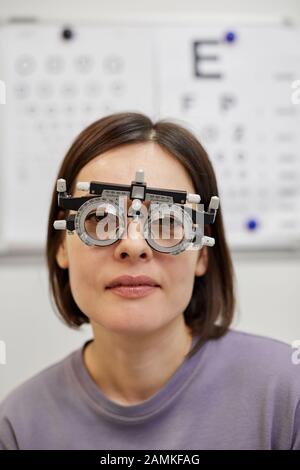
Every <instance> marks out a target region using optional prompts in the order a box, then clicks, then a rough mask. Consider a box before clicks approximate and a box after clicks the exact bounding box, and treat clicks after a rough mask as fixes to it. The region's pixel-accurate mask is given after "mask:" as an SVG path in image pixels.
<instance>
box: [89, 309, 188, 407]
mask: <svg viewBox="0 0 300 470" xmlns="http://www.w3.org/2000/svg"><path fill="white" fill-rule="evenodd" d="M92 327H93V331H94V340H93V341H92V342H91V343H89V344H88V345H87V347H86V348H85V351H84V361H85V364H86V367H87V369H88V371H89V373H90V375H91V376H92V378H93V379H94V381H95V382H96V383H97V385H98V386H99V388H100V389H101V391H102V392H103V393H104V394H105V395H106V396H107V397H108V398H109V399H111V400H113V401H115V402H117V403H119V404H122V405H133V404H138V403H140V402H142V401H144V400H147V399H148V398H150V397H151V396H152V395H154V394H155V393H156V392H157V391H158V390H159V389H161V388H162V387H163V386H164V384H165V383H166V382H168V380H169V379H170V378H171V376H172V375H173V374H174V373H175V372H176V370H177V369H178V367H179V366H180V365H181V364H182V363H183V361H184V359H185V356H186V354H187V353H188V352H189V351H190V349H191V344H192V333H191V330H190V329H189V328H188V327H187V326H186V325H185V323H184V319H183V316H182V318H181V317H180V321H178V319H177V322H176V324H174V325H172V326H171V327H170V325H168V328H165V329H163V330H159V331H156V332H154V333H153V332H151V333H149V334H135V335H132V334H130V335H128V334H127V333H125V334H119V333H115V332H111V331H108V330H106V329H104V328H103V327H101V326H100V325H97V324H92Z"/></svg>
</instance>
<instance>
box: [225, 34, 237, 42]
mask: <svg viewBox="0 0 300 470" xmlns="http://www.w3.org/2000/svg"><path fill="white" fill-rule="evenodd" d="M235 40H236V34H235V33H234V32H233V31H228V33H226V34H225V41H227V42H233V41H235Z"/></svg>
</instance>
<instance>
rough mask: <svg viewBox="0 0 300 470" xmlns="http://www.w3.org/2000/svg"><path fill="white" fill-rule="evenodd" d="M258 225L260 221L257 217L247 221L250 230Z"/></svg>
mask: <svg viewBox="0 0 300 470" xmlns="http://www.w3.org/2000/svg"><path fill="white" fill-rule="evenodd" d="M257 227H258V223H257V221H256V220H255V219H249V220H248V221H247V228H248V229H249V230H255V229H256V228H257Z"/></svg>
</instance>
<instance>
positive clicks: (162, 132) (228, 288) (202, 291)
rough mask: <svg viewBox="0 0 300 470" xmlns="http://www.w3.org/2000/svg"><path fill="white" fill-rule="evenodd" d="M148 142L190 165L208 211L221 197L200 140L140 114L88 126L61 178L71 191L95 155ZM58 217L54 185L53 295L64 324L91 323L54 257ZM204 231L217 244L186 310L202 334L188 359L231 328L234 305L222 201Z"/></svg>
mask: <svg viewBox="0 0 300 470" xmlns="http://www.w3.org/2000/svg"><path fill="white" fill-rule="evenodd" d="M150 140H151V141H153V140H154V141H155V142H157V143H158V144H159V145H160V146H161V147H162V148H163V149H164V150H167V151H168V152H169V153H171V154H172V155H174V156H175V157H176V158H177V159H178V160H179V161H180V162H181V164H182V165H183V166H184V167H185V168H186V169H187V171H188V173H189V174H190V176H191V179H192V181H193V184H194V186H195V190H196V191H195V192H196V193H197V194H200V195H201V203H202V204H204V207H205V209H207V207H208V204H209V202H210V197H211V196H214V195H218V188H217V182H216V177H215V174H214V170H213V167H212V164H211V162H210V160H209V158H208V155H207V153H206V151H205V150H204V148H203V147H202V145H201V144H200V142H199V141H198V140H197V139H196V137H195V136H194V135H193V134H192V133H191V132H190V131H189V130H187V129H185V128H184V127H182V126H180V125H178V124H176V123H174V122H171V121H167V120H160V121H158V122H156V123H153V122H152V121H151V120H150V119H149V118H148V117H147V116H145V115H143V114H140V113H133V112H127V113H125V112H124V113H115V114H111V115H109V116H106V117H103V118H101V119H99V120H97V121H95V122H94V123H92V124H91V125H89V126H88V127H87V128H86V129H84V130H83V131H82V132H81V133H80V134H79V135H78V137H77V138H76V139H75V141H74V142H73V144H72V145H71V147H70V149H69V150H68V152H67V154H66V156H65V158H64V160H63V162H62V164H61V167H60V169H59V171H58V176H57V178H64V179H66V181H67V185H68V187H67V190H68V192H69V193H72V188H73V186H74V183H75V179H76V176H77V175H78V173H79V171H80V170H81V168H82V167H84V166H85V165H86V164H87V163H88V162H89V161H90V160H92V159H93V158H94V157H96V156H98V155H100V154H101V153H103V152H106V151H108V150H110V149H113V148H115V147H117V146H120V145H125V144H132V143H138V142H148V141H150ZM59 216H60V209H59V207H58V205H57V192H56V187H54V188H53V195H52V201H51V207H50V212H49V220H48V236H47V245H46V257H47V264H48V271H49V289H50V298H51V300H54V303H55V305H54V307H55V306H56V307H57V308H58V312H59V314H60V315H61V316H62V318H63V319H64V320H65V322H66V323H67V324H68V325H69V326H71V327H79V326H80V325H82V324H83V323H89V319H88V317H87V316H86V315H85V314H84V313H83V312H82V311H81V310H80V309H79V307H78V305H77V304H76V303H75V301H74V298H73V295H72V292H71V288H70V282H69V273H68V269H61V268H60V267H59V266H58V264H57V261H56V253H57V250H58V247H59V244H60V243H61V236H62V233H61V232H60V231H58V230H55V229H54V228H53V222H54V220H56V219H58V218H59ZM205 232H206V234H209V235H211V236H212V237H214V238H215V240H216V243H215V246H214V247H213V248H208V269H207V271H206V273H205V274H204V275H203V276H201V277H198V276H196V277H195V282H194V287H193V293H192V297H191V300H190V302H189V305H188V306H187V308H186V309H185V311H184V318H185V322H186V324H187V325H188V326H189V327H190V329H191V330H192V332H193V334H195V335H199V337H200V338H199V340H198V341H197V343H196V344H195V346H194V348H193V349H192V350H191V351H190V352H189V354H188V355H187V357H190V356H192V355H193V354H194V353H195V352H196V351H197V350H198V349H199V348H200V346H201V345H202V344H203V342H205V341H206V340H207V339H217V338H219V337H221V336H222V335H223V334H224V333H225V332H226V331H227V330H228V328H229V326H230V324H231V322H232V319H233V315H234V309H235V302H236V299H235V292H234V287H235V286H234V270H233V265H232V261H231V256H230V252H229V249H228V246H227V243H226V239H225V233H224V226H223V218H222V203H221V204H220V208H219V210H218V213H217V216H216V220H215V223H214V224H212V225H210V226H205ZM169 256H170V255H169Z"/></svg>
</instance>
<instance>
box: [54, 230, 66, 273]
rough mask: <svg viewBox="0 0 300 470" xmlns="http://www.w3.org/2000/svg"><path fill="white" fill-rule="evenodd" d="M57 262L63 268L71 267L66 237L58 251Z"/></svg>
mask: <svg viewBox="0 0 300 470" xmlns="http://www.w3.org/2000/svg"><path fill="white" fill-rule="evenodd" d="M56 262H57V264H58V266H59V267H60V268H61V269H67V268H68V267H69V259H68V252H67V243H66V237H64V239H63V240H62V242H61V243H60V245H59V247H58V250H57V253H56Z"/></svg>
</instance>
